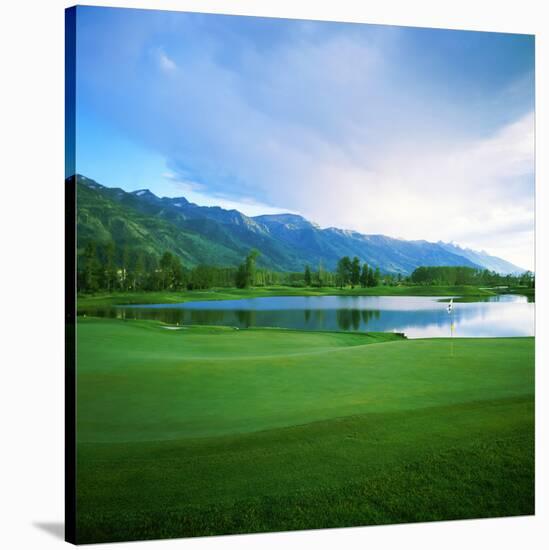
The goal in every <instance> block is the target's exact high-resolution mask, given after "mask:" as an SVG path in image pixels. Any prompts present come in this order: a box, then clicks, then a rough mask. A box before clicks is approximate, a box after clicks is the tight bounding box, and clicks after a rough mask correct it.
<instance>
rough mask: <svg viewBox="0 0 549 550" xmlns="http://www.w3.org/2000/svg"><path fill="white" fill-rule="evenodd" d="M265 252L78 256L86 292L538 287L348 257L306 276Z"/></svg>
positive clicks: (107, 250) (490, 275)
mask: <svg viewBox="0 0 549 550" xmlns="http://www.w3.org/2000/svg"><path fill="white" fill-rule="evenodd" d="M259 258H260V253H259V252H258V251H257V250H250V251H249V252H248V254H247V255H246V256H245V257H244V258H243V260H242V262H241V263H240V265H238V266H227V267H219V266H212V265H205V264H201V265H197V266H194V267H186V266H185V265H183V264H182V262H181V260H180V258H179V257H178V256H176V255H175V254H173V253H171V252H169V251H166V252H164V253H163V254H162V255H161V256H160V257H158V256H156V255H155V254H153V253H149V252H147V251H145V250H135V249H129V248H126V247H122V248H117V247H116V246H115V244H114V243H113V242H108V243H103V244H100V243H97V242H95V241H88V242H87V243H86V244H85V246H84V247H83V249H82V250H81V251H80V254H79V255H78V269H77V276H78V281H77V282H78V290H79V292H84V293H93V292H113V291H147V290H156V291H159V290H168V291H177V290H206V289H209V288H214V287H221V288H223V287H225V288H230V287H233V288H234V287H237V288H249V287H261V286H273V285H284V286H293V287H338V288H344V287H346V286H351V288H354V287H358V286H360V287H362V288H367V287H375V286H379V285H398V284H401V283H405V284H419V285H451V286H453V285H476V286H478V285H486V286H495V285H508V286H528V287H534V284H535V283H534V276H533V274H532V273H531V272H526V273H523V274H522V275H516V276H513V275H499V274H497V273H495V272H493V271H489V270H479V269H475V268H470V267H418V268H417V269H416V270H414V272H413V273H412V274H411V275H410V276H408V277H403V276H402V275H400V274H397V275H393V274H386V273H385V274H382V273H381V272H380V269H379V267H375V268H374V267H373V266H369V265H368V264H367V263H361V261H360V259H359V258H358V257H356V256H355V257H354V258H352V259H351V258H350V257H349V256H343V257H342V258H340V259H339V261H338V262H337V267H336V270H335V271H334V272H332V271H330V270H327V269H324V267H323V264H322V262H319V264H318V266H317V268H316V269H314V270H313V269H312V268H311V266H310V265H306V266H305V269H304V271H301V272H280V271H273V270H269V269H264V268H260V267H258V266H257V261H258V259H259Z"/></svg>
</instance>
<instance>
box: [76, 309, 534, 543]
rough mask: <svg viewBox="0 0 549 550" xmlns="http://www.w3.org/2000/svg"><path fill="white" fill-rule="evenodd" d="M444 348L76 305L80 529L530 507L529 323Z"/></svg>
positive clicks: (338, 521) (114, 530) (126, 535)
mask: <svg viewBox="0 0 549 550" xmlns="http://www.w3.org/2000/svg"><path fill="white" fill-rule="evenodd" d="M370 343H372V344H375V345H366V344H370ZM450 346H451V343H450V342H449V341H448V340H444V339H441V340H415V341H406V340H397V339H396V337H395V336H393V335H381V334H380V335H372V336H365V335H361V334H348V333H306V332H292V331H276V330H269V331H267V330H260V329H258V330H247V331H234V330H231V329H218V328H204V327H202V328H189V329H184V330H181V331H169V330H166V329H164V328H162V327H161V325H159V324H155V323H149V322H121V321H108V320H95V319H84V320H79V323H78V354H79V362H78V365H79V372H78V381H79V391H78V427H79V438H80V443H79V463H78V476H79V477H78V488H79V495H78V496H79V534H78V536H79V539H80V541H81V542H91V541H107V540H124V539H135V538H155V537H163V536H185V535H205V534H220V533H233V532H252V531H264V530H277V529H303V528H315V527H329V526H343V525H358V524H372V523H388V522H402V521H419V520H434V519H452V518H465V517H488V516H497V515H516V514H529V513H533V414H534V413H533V391H534V380H533V377H534V369H533V364H534V355H533V354H534V349H533V339H532V338H514V339H482V340H467V339H459V340H456V341H455V342H454V343H453V355H452V349H451V347H450Z"/></svg>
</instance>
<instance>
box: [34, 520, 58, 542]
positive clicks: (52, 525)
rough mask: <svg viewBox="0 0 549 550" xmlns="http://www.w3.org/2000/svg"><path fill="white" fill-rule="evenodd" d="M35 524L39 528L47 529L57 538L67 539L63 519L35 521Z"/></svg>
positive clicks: (46, 530)
mask: <svg viewBox="0 0 549 550" xmlns="http://www.w3.org/2000/svg"><path fill="white" fill-rule="evenodd" d="M33 526H34V527H36V528H37V529H41V530H42V531H45V532H46V533H49V534H50V535H51V536H52V537H55V538H56V539H61V540H65V524H64V523H63V522H61V521H58V522H55V521H50V522H45V521H35V522H34V523H33Z"/></svg>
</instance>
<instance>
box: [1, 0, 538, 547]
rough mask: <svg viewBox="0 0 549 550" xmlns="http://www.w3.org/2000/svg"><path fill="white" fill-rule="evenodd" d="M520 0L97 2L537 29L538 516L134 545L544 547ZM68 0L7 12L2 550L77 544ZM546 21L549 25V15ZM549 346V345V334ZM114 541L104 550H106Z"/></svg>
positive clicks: (531, 5) (525, 10) (530, 24)
mask: <svg viewBox="0 0 549 550" xmlns="http://www.w3.org/2000/svg"><path fill="white" fill-rule="evenodd" d="M545 3H546V2H544V1H543V0H542V1H539V2H535V1H529V0H521V1H520V2H519V1H514V2H507V1H505V0H499V1H495V0H494V1H492V0H490V1H488V0H484V1H481V0H475V1H470V0H460V1H445V2H442V1H440V0H438V1H437V0H433V1H428V0H413V1H411V0H399V1H397V0H385V1H384V2H376V3H375V4H374V3H367V2H364V1H362V2H361V1H352V2H351V1H344V0H337V1H334V0H332V1H319V0H316V1H315V2H307V1H306V0H269V1H266V0H265V1H257V0H256V1H255V2H254V1H253V0H246V1H245V0H241V1H237V0H225V1H223V2H219V1H217V2H216V1H206V0H203V1H190V0H189V1H186V0H171V1H169V0H157V1H155V2H153V1H152V0H148V1H147V0H143V1H140V2H139V1H119V2H108V1H103V2H94V1H90V2H87V4H97V5H116V6H128V7H132V6H133V7H148V8H152V7H155V8H164V9H175V10H186V9H187V10H191V11H205V12H218V13H237V14H247V15H270V16H284V17H295V18H314V19H331V20H340V21H361V22H366V23H386V24H397V25H399V24H400V25H413V26H433V27H445V28H460V29H474V30H491V31H507V32H522V33H534V34H536V59H537V70H536V88H537V89H536V96H537V104H536V118H537V126H536V137H537V140H536V146H537V177H536V179H537V197H536V199H537V200H536V208H537V227H536V232H537V257H536V259H537V262H536V272H537V273H536V275H537V281H538V288H537V297H536V300H537V302H536V310H537V331H536V332H537V340H536V345H537V373H536V385H537V389H536V392H537V442H536V443H537V445H536V446H537V483H536V491H537V514H536V516H535V517H526V518H509V519H495V520H478V521H460V522H446V523H432V524H416V525H405V526H390V527H365V528H354V529H338V530H323V531H305V532H299V533H278V534H270V535H245V536H232V537H214V538H204V539H186V540H172V541H154V542H145V543H127V544H129V545H131V546H129V547H132V548H142V547H143V548H151V549H154V548H162V549H168V548H175V547H179V548H181V547H184V548H187V549H208V550H210V549H217V548H224V549H227V550H229V549H236V548H239V549H241V548H243V549H248V548H256V547H258V546H261V547H262V548H267V549H268V548H279V547H280V546H281V545H283V546H284V547H285V548H288V549H291V548H307V547H314V548H315V549H316V548H333V547H334V546H339V547H345V548H363V547H365V546H367V547H369V548H379V547H383V548H407V549H409V548H421V549H431V548H432V549H437V550H439V549H440V548H444V549H445V550H447V549H454V548H455V549H458V548H459V549H462V548H464V547H465V548H501V549H506V548H513V549H516V548H540V547H541V541H542V537H543V536H545V538H548V539H549V529H548V528H547V527H546V526H547V524H548V523H549V503H548V494H547V493H548V475H547V470H548V469H549V460H548V448H547V447H548V446H547V435H548V431H547V409H548V407H547V405H546V404H545V403H544V399H545V397H546V395H547V390H548V389H549V388H548V384H547V382H548V376H547V374H546V372H545V370H544V369H547V368H548V367H547V366H548V365H549V362H548V361H547V345H546V340H547V336H548V334H547V326H548V325H547V314H546V313H545V311H546V308H547V299H546V298H547V290H546V287H547V253H544V251H543V247H544V246H545V247H547V239H546V238H545V235H546V232H547V222H546V220H545V219H544V216H543V214H542V212H543V213H545V217H546V216H547V214H548V208H549V206H548V204H547V200H546V199H547V189H546V188H545V189H544V187H546V185H547V183H548V181H547V176H548V162H547V156H548V155H549V139H548V132H549V125H548V118H547V115H548V103H549V99H548V98H549V24H548V23H547V21H549V15H548V14H544V13H543V12H544V10H543V6H544V4H545ZM69 5H71V4H70V3H68V2H65V1H63V0H42V1H40V0H32V1H31V0H27V1H25V2H18V1H17V0H8V1H5V2H3V3H2V11H1V12H0V41H1V43H0V139H1V143H0V145H1V148H0V151H1V153H0V185H1V187H0V245H1V246H0V289H1V293H0V308H1V315H0V324H1V326H0V369H1V370H0V373H1V376H0V407H1V411H0V412H1V414H0V422H1V432H0V546H2V547H4V548H8V549H10V550H11V549H18V548H25V549H34V548H40V549H46V550H47V549H50V548H59V547H62V546H63V545H65V544H66V543H64V542H63V541H62V532H63V527H62V521H63V444H64V440H63V368H64V367H63V360H64V359H63V181H64V157H63V155H64V147H63V144H64V135H63V132H64V128H63V93H64V88H63V79H64V57H63V56H64V54H63V48H64V35H63V33H64V30H63V29H64V13H63V9H64V8H65V7H66V6H69ZM544 19H545V23H544ZM544 340H545V341H544ZM111 546H112V545H106V546H105V548H107V547H111Z"/></svg>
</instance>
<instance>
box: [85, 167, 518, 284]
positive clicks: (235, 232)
mask: <svg viewBox="0 0 549 550" xmlns="http://www.w3.org/2000/svg"><path fill="white" fill-rule="evenodd" d="M77 181H78V190H77V197H78V209H77V230H78V246H79V250H82V248H83V246H84V245H85V243H86V242H87V241H89V240H94V241H97V242H108V241H111V240H112V241H114V243H115V245H116V246H117V248H119V249H123V248H125V247H126V248H130V249H132V248H133V249H140V250H143V251H144V252H146V253H148V254H151V255H156V256H160V255H161V254H162V253H163V252H164V251H166V250H168V251H170V252H172V253H174V254H176V255H177V256H179V257H180V258H181V260H182V262H183V264H184V265H186V266H187V267H193V266H195V265H198V264H210V265H218V266H235V265H238V264H239V263H241V262H242V259H243V258H244V257H245V255H246V254H247V253H248V252H249V250H250V249H251V248H256V249H258V250H259V251H260V252H261V256H260V258H259V260H258V264H259V265H260V266H263V267H266V268H269V269H273V270H276V271H302V270H303V269H304V267H305V265H306V264H308V265H310V266H311V268H312V269H316V268H317V266H318V265H319V263H320V262H322V265H323V267H324V268H325V269H328V270H334V269H335V267H336V264H337V261H338V260H339V258H341V257H342V256H350V257H354V256H358V257H359V258H360V260H361V261H362V262H367V263H368V264H369V265H371V266H373V267H379V268H380V270H381V271H382V272H386V273H394V274H397V273H401V274H409V273H411V272H412V271H413V270H414V269H415V268H416V267H419V266H421V265H424V266H427V265H428V266H440V265H445V266H469V267H476V268H486V269H489V270H491V271H496V272H498V273H503V274H506V273H518V272H523V271H524V270H523V269H521V268H520V267H518V266H516V265H513V264H511V263H510V262H507V261H505V260H503V259H501V258H497V257H495V256H490V255H489V254H487V253H486V252H484V251H482V252H479V251H474V250H470V249H464V248H461V247H459V246H458V245H455V244H453V243H443V242H437V243H432V242H427V241H424V240H420V241H406V240H402V239H395V238H391V237H386V236H384V235H364V234H361V233H358V232H356V231H349V230H343V229H337V228H334V227H330V228H326V229H321V228H320V227H319V226H318V225H316V224H314V223H312V222H310V221H308V220H306V219H305V218H303V217H302V216H299V215H296V214H275V215H263V216H255V217H249V216H246V215H244V214H242V213H241V212H239V211H237V210H225V209H223V208H220V207H217V206H214V207H206V206H198V205H196V204H193V203H190V202H189V201H187V199H185V198H184V197H179V198H168V197H162V198H161V197H157V196H156V195H154V194H153V193H151V192H150V191H149V190H148V189H142V190H139V191H133V192H126V191H124V190H123V189H120V188H109V187H105V186H103V185H101V184H99V183H97V182H96V181H94V180H92V179H89V178H87V177H85V176H81V175H78V176H77Z"/></svg>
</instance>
